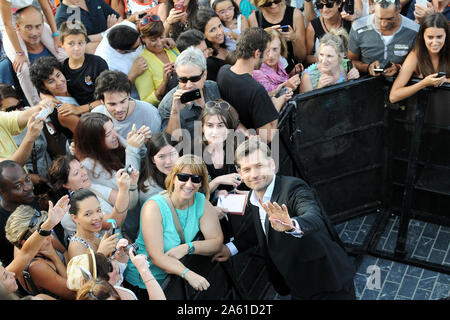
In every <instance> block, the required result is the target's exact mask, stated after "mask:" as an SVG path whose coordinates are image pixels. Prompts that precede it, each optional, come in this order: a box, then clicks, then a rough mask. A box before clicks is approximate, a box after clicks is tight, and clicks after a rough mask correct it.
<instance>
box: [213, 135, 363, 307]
mask: <svg viewBox="0 0 450 320" xmlns="http://www.w3.org/2000/svg"><path fill="white" fill-rule="evenodd" d="M235 161H236V164H237V167H238V172H239V175H240V176H241V177H242V180H243V182H244V183H245V184H246V185H247V186H248V187H249V188H250V189H251V192H250V194H249V196H248V199H249V202H248V203H247V207H246V211H245V214H246V215H249V218H250V219H252V220H253V223H250V224H249V229H248V230H246V232H241V233H240V234H239V235H238V236H237V237H236V238H235V239H234V240H233V241H232V242H229V243H227V244H226V245H223V246H222V250H221V251H220V252H219V253H217V254H216V255H215V256H214V257H213V260H217V261H220V262H222V261H226V260H228V258H229V257H230V256H232V255H235V254H236V253H238V252H242V251H244V250H246V249H248V248H250V247H252V246H254V245H256V244H258V245H259V249H260V252H261V253H262V255H263V256H264V258H265V261H266V267H267V271H268V274H269V279H270V281H271V283H272V284H273V286H274V289H275V290H276V291H277V292H278V293H279V294H281V295H287V294H290V295H291V297H292V299H295V300H297V299H298V300H326V299H332V300H354V299H355V288H354V284H353V277H354V274H355V266H354V264H353V262H352V260H351V259H350V257H349V256H348V255H347V253H346V252H345V250H344V248H343V244H342V242H341V241H340V239H339V236H338V235H337V232H336V230H335V229H334V227H333V225H332V224H331V222H330V220H329V218H328V217H327V215H326V214H325V213H324V212H322V211H321V209H320V206H319V204H318V203H317V201H316V199H315V197H314V194H313V192H312V191H311V188H310V187H309V186H308V185H307V184H306V183H305V181H303V180H301V179H299V178H296V177H287V176H279V175H276V174H275V172H276V165H275V161H274V159H273V158H272V156H271V150H270V149H269V147H268V146H267V145H266V144H265V143H263V142H261V141H259V140H258V139H256V138H251V139H249V140H247V141H245V142H243V143H242V144H241V145H239V147H238V148H237V149H236V159H235Z"/></svg>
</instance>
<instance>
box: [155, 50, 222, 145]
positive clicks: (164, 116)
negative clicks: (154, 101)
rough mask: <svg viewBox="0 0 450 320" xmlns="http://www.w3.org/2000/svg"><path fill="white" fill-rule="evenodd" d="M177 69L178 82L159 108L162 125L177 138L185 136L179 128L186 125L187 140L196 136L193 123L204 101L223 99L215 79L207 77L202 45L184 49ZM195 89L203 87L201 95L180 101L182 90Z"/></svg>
mask: <svg viewBox="0 0 450 320" xmlns="http://www.w3.org/2000/svg"><path fill="white" fill-rule="evenodd" d="M175 70H176V73H177V76H178V86H176V87H175V88H173V89H172V90H171V91H169V92H168V93H167V94H166V96H165V97H164V98H163V100H161V103H160V104H159V108H158V111H159V114H160V115H161V121H162V124H161V127H162V130H163V131H164V130H165V131H166V132H167V133H168V134H170V135H172V136H173V137H174V139H176V140H179V139H181V136H182V135H181V133H182V132H180V131H179V129H186V130H187V132H189V135H190V136H189V139H188V140H189V141H191V140H192V139H193V138H194V123H195V121H196V120H198V117H199V116H200V114H201V113H202V110H203V108H204V106H205V104H206V103H207V102H208V101H211V100H216V99H220V93H219V88H218V87H217V84H216V83H215V82H214V81H211V80H206V77H207V73H208V72H207V70H206V59H205V56H204V54H203V52H202V51H201V50H200V49H197V48H194V47H190V48H188V49H186V50H184V51H183V52H182V53H181V54H180V55H179V56H178V58H177V60H176V61H175ZM196 89H198V90H200V97H199V98H196V99H195V100H191V101H187V102H184V103H182V102H181V96H182V95H183V94H185V93H187V92H190V91H193V90H196ZM194 98H195V97H194ZM199 129H200V126H199ZM200 132H201V130H199V133H200ZM200 134H201V133H200ZM186 142H187V141H186ZM189 150H190V149H189Z"/></svg>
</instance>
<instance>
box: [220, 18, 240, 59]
mask: <svg viewBox="0 0 450 320" xmlns="http://www.w3.org/2000/svg"><path fill="white" fill-rule="evenodd" d="M236 22H237V27H236V29H232V30H231V31H233V32H234V33H236V34H237V35H240V34H241V32H242V30H241V28H242V26H241V24H242V18H241V15H240V14H239V15H238V16H237V17H236ZM223 31H224V33H228V32H230V29H229V28H227V27H225V26H223ZM236 42H237V40H235V39H232V38H230V37H228V36H225V44H226V45H227V50H228V51H235V50H236Z"/></svg>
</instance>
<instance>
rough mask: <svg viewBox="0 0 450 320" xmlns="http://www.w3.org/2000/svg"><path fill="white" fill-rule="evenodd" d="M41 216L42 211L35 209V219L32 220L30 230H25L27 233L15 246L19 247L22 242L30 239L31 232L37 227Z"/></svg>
mask: <svg viewBox="0 0 450 320" xmlns="http://www.w3.org/2000/svg"><path fill="white" fill-rule="evenodd" d="M41 215H42V214H41V212H40V211H38V210H36V209H34V214H33V217H32V218H31V220H30V223H29V224H28V228H27V230H25V232H24V233H23V234H22V236H21V237H20V238H19V240H17V244H15V245H16V246H17V245H19V244H20V243H21V242H22V240H25V239H28V237H29V235H31V232H30V230H31V229H33V228H34V227H35V226H36V224H37V221H38V218H39V217H40V216H41Z"/></svg>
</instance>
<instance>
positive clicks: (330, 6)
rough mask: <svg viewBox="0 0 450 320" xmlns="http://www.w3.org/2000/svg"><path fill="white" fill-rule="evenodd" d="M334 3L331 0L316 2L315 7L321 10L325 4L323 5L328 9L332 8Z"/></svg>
mask: <svg viewBox="0 0 450 320" xmlns="http://www.w3.org/2000/svg"><path fill="white" fill-rule="evenodd" d="M334 4H335V2H334V1H332V2H327V3H321V2H316V8H317V10H322V9H323V7H324V6H325V7H327V8H328V9H331V8H333V6H334Z"/></svg>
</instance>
